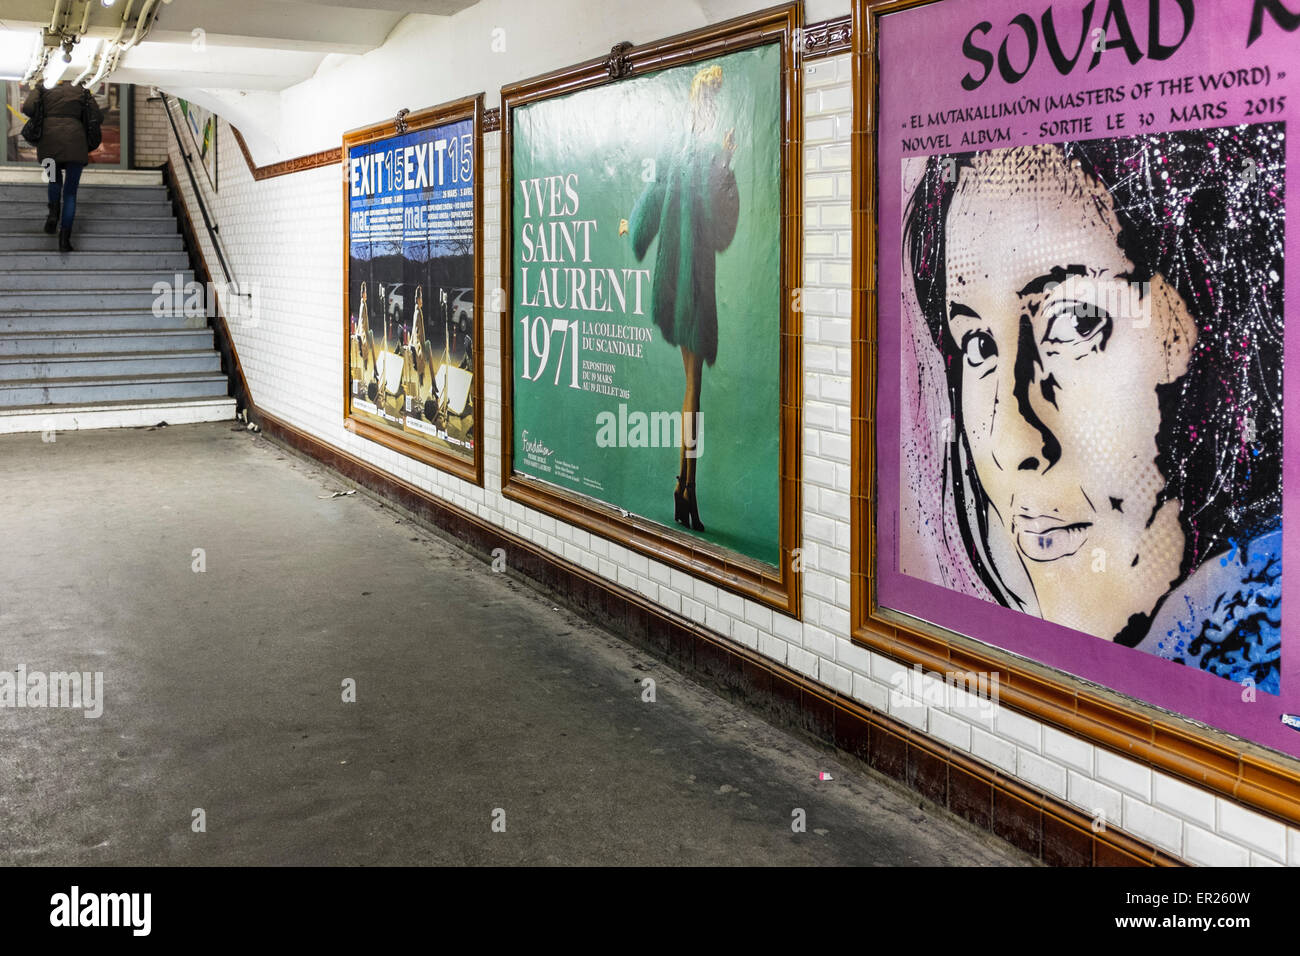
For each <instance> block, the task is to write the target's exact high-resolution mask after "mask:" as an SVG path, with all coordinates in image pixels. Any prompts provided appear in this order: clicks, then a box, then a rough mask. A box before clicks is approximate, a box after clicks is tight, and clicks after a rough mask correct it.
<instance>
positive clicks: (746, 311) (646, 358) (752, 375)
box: [512, 44, 782, 566]
mask: <svg viewBox="0 0 1300 956" xmlns="http://www.w3.org/2000/svg"><path fill="white" fill-rule="evenodd" d="M711 66H717V67H721V70H722V82H721V86H720V88H718V89H717V92H716V99H715V106H716V111H717V115H716V123H715V124H714V125H713V126H712V127H711V128H710V130H709V132H707V133H706V134H704V135H703V136H699V137H696V142H694V143H692V144H690V145H693V146H694V147H695V148H696V149H697V150H699V149H704V150H717V149H718V148H720V146H721V144H722V140H723V137H724V136H725V135H726V133H727V131H728V130H733V131H734V132H733V133H732V136H733V137H734V141H735V152H734V155H733V156H732V159H731V168H732V170H733V171H734V173H735V178H736V187H737V192H738V198H739V215H738V218H737V225H736V231H735V236H734V238H733V239H732V240H731V242H730V243H729V245H727V246H726V248H725V249H723V250H722V251H721V252H718V253H716V269H717V271H716V296H717V328H718V333H717V342H718V344H717V358H716V362H715V364H713V365H712V366H709V365H708V364H705V366H704V369H703V386H702V392H701V400H700V409H701V415H702V429H701V430H702V442H701V447H700V453H699V456H698V458H697V464H696V497H697V500H698V503H699V513H700V518H701V520H702V522H703V524H704V526H705V528H706V529H707V530H706V531H704V532H689V533H690V534H693V535H695V536H696V537H699V538H702V539H704V540H706V541H708V542H711V543H713V544H716V545H719V546H721V547H723V548H725V549H728V550H731V551H736V552H739V553H741V554H744V555H746V556H748V557H750V558H754V559H757V560H759V561H762V562H764V563H767V564H770V565H774V566H775V565H777V564H778V563H779V561H780V538H779V516H780V494H779V476H780V382H779V378H780V329H781V306H782V302H781V192H782V180H781V164H780V135H781V128H782V126H781V58H780V51H779V49H778V47H777V45H776V44H766V45H764V46H761V47H755V48H753V49H750V50H744V51H741V52H738V53H732V54H727V55H724V56H719V57H716V58H712V59H708V60H702V61H698V62H696V63H692V64H689V65H687V66H682V67H674V68H672V69H668V70H663V71H660V72H658V73H653V74H648V75H646V76H642V77H636V78H633V79H628V80H623V81H620V82H617V83H611V84H607V85H604V86H600V87H597V88H595V89H591V90H586V91H582V92H579V93H574V94H570V95H568V96H562V97H556V98H553V99H548V100H543V101H539V102H537V103H533V104H528V105H526V106H521V107H518V108H516V109H515V111H514V113H513V115H512V122H513V124H514V146H513V189H514V195H513V198H512V220H513V224H512V228H513V241H512V244H513V265H512V287H513V292H512V333H513V343H514V344H513V355H514V370H513V388H514V466H515V469H516V471H517V472H519V473H522V474H525V475H530V476H532V477H535V478H539V479H542V480H544V481H547V482H550V483H552V484H554V485H557V486H559V487H562V488H566V489H568V490H571V491H576V492H579V493H581V494H585V495H589V496H591V497H593V498H596V499H598V500H601V501H603V502H606V503H608V504H611V505H613V506H615V507H618V508H621V509H623V510H625V511H627V512H629V513H631V514H634V515H639V516H642V517H644V518H648V519H650V520H652V521H655V522H658V523H660V524H663V525H667V526H670V527H673V528H675V529H677V530H679V531H685V530H686V529H685V528H684V526H682V525H680V524H675V523H674V518H673V489H674V487H675V483H676V477H677V474H678V470H679V460H680V449H679V446H678V445H677V444H671V445H668V444H667V443H666V442H662V441H661V436H662V432H661V431H659V430H654V432H653V434H652V435H651V436H650V437H649V441H652V442H654V441H658V442H660V447H629V445H632V444H634V443H638V444H639V443H644V442H646V438H647V435H646V433H644V432H643V433H641V434H637V432H636V429H635V421H636V420H635V413H637V412H640V413H643V414H644V415H646V416H647V417H648V416H650V415H651V414H652V413H655V412H658V413H661V414H662V413H669V412H673V411H676V412H678V413H679V414H680V411H681V407H682V399H683V393H684V389H685V372H684V370H683V362H682V353H681V351H680V349H679V348H678V347H677V346H675V345H670V344H669V343H668V342H667V341H665V339H664V335H663V333H662V332H661V330H660V329H659V327H658V326H656V325H655V322H654V318H653V315H652V303H653V286H654V276H655V273H656V271H657V269H656V265H657V261H656V255H657V252H658V246H659V243H660V242H661V241H662V236H661V235H656V237H655V239H654V241H653V242H652V243H651V244H650V246H649V248H648V250H647V251H646V253H645V255H644V256H643V257H642V258H641V259H640V260H638V259H637V257H636V255H635V253H634V252H633V242H632V236H631V235H630V234H629V235H623V236H620V235H619V224H620V220H623V219H628V220H632V219H633V216H632V211H633V207H634V206H635V205H636V203H637V200H638V198H639V197H641V195H642V193H643V191H645V190H646V189H647V184H648V183H651V182H653V181H654V180H655V179H656V178H657V177H658V176H662V175H665V173H666V169H667V167H668V166H669V165H670V164H672V163H673V161H674V157H681V156H682V155H683V151H684V149H685V148H686V147H687V146H688V143H689V141H690V140H691V139H692V135H691V118H690V117H691V108H690V102H691V86H692V82H693V80H694V79H695V78H696V76H697V75H698V74H699V73H700V71H701V70H704V69H706V68H708V67H711ZM574 174H576V179H574V178H571V177H572V176H573V175H574ZM547 177H562V179H561V180H559V181H555V191H554V192H552V191H551V189H552V185H551V183H550V182H545V180H546V179H547ZM537 179H541V180H543V181H544V182H543V183H541V190H540V192H539V191H538V190H537V188H536V187H535V186H530V185H529V181H531V180H537ZM566 187H569V188H570V189H572V192H573V193H574V194H576V207H577V208H576V210H575V209H574V205H575V199H574V196H572V195H570V194H569V193H568V192H566ZM525 193H526V194H525ZM539 199H540V200H541V202H540V204H539ZM552 211H555V213H556V214H555V215H550V213H551V212H552ZM589 220H594V223H593V224H592V225H588V226H579V227H569V232H570V235H571V238H573V239H574V241H575V247H576V261H574V260H573V259H571V257H570V252H569V247H568V246H567V245H565V243H564V240H563V238H562V237H560V238H559V239H558V241H557V242H556V243H555V244H554V245H553V246H550V247H549V248H550V249H556V248H558V249H560V250H562V251H563V259H564V261H562V262H554V261H542V256H541V254H539V253H538V252H537V247H536V242H537V240H538V237H539V233H538V230H539V229H540V230H544V231H545V232H546V233H547V237H548V239H549V233H550V225H549V224H550V223H551V222H552V221H555V222H559V223H572V222H583V221H589ZM530 224H531V230H532V231H531V233H530V234H529V238H530V242H531V243H532V244H533V251H532V256H533V258H531V259H529V258H527V257H528V256H529V250H528V249H527V248H526V246H525V243H524V242H523V241H522V238H523V230H524V229H525V228H526V227H528V226H529V225H530ZM557 228H560V229H563V228H564V227H563V226H560V227H557ZM708 254H709V255H712V254H713V253H708ZM588 255H589V258H590V261H586V259H587V256H588ZM552 267H554V268H558V269H560V270H565V269H568V268H580V269H583V270H584V272H589V270H591V269H597V270H610V269H612V270H614V274H615V275H616V276H623V275H624V273H623V271H622V270H624V269H628V270H638V269H640V270H649V273H650V274H649V275H648V276H644V277H643V278H642V280H641V282H642V293H641V294H642V303H641V305H642V310H643V311H642V314H636V312H635V290H636V284H635V279H634V278H630V279H627V280H626V283H625V285H626V289H627V293H626V295H627V306H626V311H624V309H623V308H622V307H621V303H620V302H619V301H618V300H617V299H616V298H615V297H613V296H612V295H611V294H610V290H609V288H608V286H609V282H608V280H606V282H605V283H604V285H603V293H604V294H603V295H602V296H600V298H599V299H593V298H592V297H590V296H587V297H586V299H587V301H586V302H585V303H580V304H585V305H587V306H589V307H590V306H592V305H593V304H594V303H595V302H597V301H599V302H601V303H606V304H609V305H611V306H612V307H613V309H614V311H603V310H599V309H597V310H593V309H591V308H588V309H587V310H583V309H582V308H572V307H569V308H556V307H555V304H556V302H555V300H554V299H553V300H552V303H551V307H546V306H545V302H546V300H545V298H544V296H542V295H541V294H539V289H538V285H539V279H540V277H539V273H540V271H541V270H542V269H543V268H545V269H546V270H547V272H548V273H549V270H550V269H551V268H552ZM525 268H527V269H528V273H527V276H526V277H525V273H524V269H525ZM584 278H585V280H586V281H587V282H588V284H590V282H591V278H590V275H589V274H588V275H586V276H584ZM525 281H526V282H527V289H526V290H525V287H524V283H525ZM572 281H574V280H572V279H571V280H569V285H565V279H564V278H563V275H561V277H560V280H559V283H557V284H556V288H555V290H554V291H555V292H556V293H558V299H560V300H563V299H568V300H570V301H568V302H566V305H569V306H572V304H573V303H572V299H573V296H572V294H569V295H567V296H566V295H565V294H564V293H565V292H566V291H569V292H570V293H571V283H572ZM526 303H532V304H531V305H530V304H526ZM680 308H681V306H680V304H679V310H680ZM539 315H541V316H544V317H545V319H546V320H547V322H548V326H547V327H544V328H543V329H542V331H540V332H539V331H536V330H535V325H536V322H537V319H536V317H537V316H539ZM525 318H526V319H527V320H528V323H527V324H528V328H529V329H530V330H534V337H533V339H532V341H531V342H525V331H524V330H525V325H524V322H523V321H522V320H524V319H525ZM555 319H561V320H568V321H575V320H576V321H578V322H580V323H582V325H581V326H580V328H581V329H582V330H583V332H582V338H580V339H579V342H580V344H581V343H582V342H584V341H586V342H588V343H590V341H591V339H592V338H599V337H601V336H590V335H588V334H587V332H588V331H590V326H591V325H592V324H595V325H598V326H605V327H610V326H613V327H620V328H619V331H618V332H616V333H615V334H614V335H612V336H605V337H604V338H605V341H606V342H610V341H611V340H617V341H619V342H622V343H625V344H629V345H631V346H632V347H633V348H636V347H639V348H640V349H641V356H640V357H639V358H638V357H630V356H626V355H611V354H609V353H606V352H601V353H598V352H595V351H592V350H590V349H587V348H580V350H579V352H578V353H577V355H576V366H577V368H578V373H577V374H578V376H579V378H580V379H581V380H582V381H581V382H580V387H579V388H577V389H575V388H573V387H571V385H572V383H573V375H574V370H573V365H574V360H575V356H574V354H573V352H572V342H571V341H570V340H567V339H565V338H564V333H563V332H562V331H555V330H554V328H553V325H552V323H553V322H554V320H555ZM547 328H551V330H552V331H551V335H550V336H549V346H547V345H542V344H540V343H542V342H543V340H544V339H545V338H546V335H545V332H546V329H547ZM530 346H537V348H535V349H533V350H532V351H529V349H530ZM542 352H545V353H546V354H545V358H546V364H545V366H544V368H543V370H542V373H541V374H540V377H537V378H536V380H531V379H530V378H525V377H524V371H525V363H526V362H527V363H528V366H529V371H530V372H531V374H532V376H537V375H538V370H539V367H541V362H540V360H541V358H542V354H541V353H542ZM584 361H595V362H599V363H601V364H603V365H606V366H608V365H612V366H613V372H612V374H607V371H606V372H600V373H597V372H593V373H591V374H592V376H593V378H594V376H595V375H597V374H602V375H604V377H603V378H601V379H598V381H599V382H600V385H601V386H602V387H603V388H605V389H606V390H608V389H610V388H613V389H615V390H617V394H612V395H611V394H603V393H602V392H599V391H589V390H587V388H588V387H590V386H589V385H588V384H587V376H588V373H587V372H586V371H584V370H583V367H582V363H583V362H584ZM557 376H558V384H557V382H556V379H557ZM624 393H625V394H626V397H623V395H624ZM620 405H624V406H626V410H625V412H624V414H623V416H622V418H623V420H625V421H628V422H629V425H630V427H627V428H626V429H624V435H623V436H622V437H625V438H626V441H625V442H624V443H623V444H622V445H621V446H620V445H615V446H614V447H609V445H610V441H609V439H610V437H611V434H612V435H614V436H619V432H620V429H619V427H618V424H617V423H615V424H614V427H613V431H612V432H611V431H610V430H608V426H609V425H610V423H611V419H614V420H617V419H619V418H620V409H619V406H620ZM602 412H607V413H609V416H608V417H606V418H605V419H604V420H603V422H602V419H601V418H600V415H601V413H602ZM602 424H605V425H606V426H607V430H606V431H605V433H604V436H603V438H601V440H599V441H598V433H599V432H600V427H601V425H602ZM675 440H676V439H675V438H674V441H675Z"/></svg>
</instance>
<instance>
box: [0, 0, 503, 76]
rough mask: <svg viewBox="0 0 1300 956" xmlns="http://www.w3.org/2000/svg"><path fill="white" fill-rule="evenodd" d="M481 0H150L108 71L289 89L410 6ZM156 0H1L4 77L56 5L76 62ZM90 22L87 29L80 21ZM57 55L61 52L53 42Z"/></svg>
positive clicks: (364, 46) (366, 46)
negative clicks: (148, 13) (73, 39)
mask: <svg viewBox="0 0 1300 956" xmlns="http://www.w3.org/2000/svg"><path fill="white" fill-rule="evenodd" d="M476 2H477V0H161V3H159V2H158V0H152V3H153V4H155V7H154V9H156V16H155V18H154V20H153V23H152V26H151V27H150V28H149V29H148V32H147V34H146V38H145V39H143V40H142V41H141V42H139V43H138V45H136V46H134V47H133V48H130V49H128V50H126V52H125V53H124V54H123V55H122V57H121V59H120V61H119V64H118V68H117V70H116V71H115V72H114V73H113V74H112V79H113V80H114V81H115V82H118V83H137V84H141V85H148V86H161V87H164V88H168V89H175V88H192V89H209V90H248V91H253V90H262V91H278V90H283V89H285V88H287V87H289V86H293V85H294V84H295V83H299V82H301V81H302V80H305V79H307V78H308V77H310V76H311V75H312V74H314V73H315V72H316V69H317V67H319V66H320V64H321V61H322V60H324V59H325V57H326V56H329V55H331V54H360V53H366V52H367V51H369V50H373V49H375V48H376V47H378V46H380V45H381V44H382V43H383V42H384V40H385V38H386V37H387V36H388V34H389V33H390V32H391V31H392V29H393V28H394V27H395V26H396V25H397V24H398V22H399V21H400V20H401V19H402V18H403V17H405V16H406V15H407V14H411V13H418V14H428V15H434V16H450V15H451V14H454V13H457V12H459V11H461V10H464V9H466V8H468V7H472V6H473V5H474V4H475V3H476ZM150 3H151V0H114V2H113V4H112V6H108V7H106V6H104V5H103V0H4V3H3V6H2V7H0V77H11V78H12V77H16V76H18V77H20V76H22V75H23V74H24V73H26V72H27V70H28V68H29V67H30V65H31V63H32V58H33V54H34V52H35V50H36V49H37V45H38V43H39V35H40V30H41V28H42V27H49V26H50V23H51V19H52V18H53V16H54V13H55V10H56V8H58V9H59V10H60V12H61V14H62V16H61V23H62V24H63V29H64V31H65V32H67V33H69V34H73V35H76V36H78V37H79V41H78V43H77V44H76V46H75V47H74V49H73V51H72V55H73V64H74V65H84V64H87V63H89V61H90V57H91V53H92V52H93V50H94V49H95V48H97V47H98V46H99V44H98V43H97V42H96V41H99V40H104V41H106V42H107V41H111V40H112V39H113V38H114V37H116V36H118V35H119V30H121V29H122V25H123V17H124V16H127V17H128V21H127V27H126V29H125V31H123V34H122V35H123V37H124V38H129V37H130V36H131V34H132V33H133V31H134V28H135V22H136V19H137V18H138V16H139V14H140V11H141V9H142V8H145V9H147V8H148V6H147V5H149V4H150ZM83 24H84V25H85V26H86V30H85V33H84V34H82V33H81V27H82V25H83ZM56 55H57V51H56Z"/></svg>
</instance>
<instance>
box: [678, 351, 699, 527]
mask: <svg viewBox="0 0 1300 956" xmlns="http://www.w3.org/2000/svg"><path fill="white" fill-rule="evenodd" d="M682 366H683V368H684V369H685V371H686V392H685V395H684V396H683V398H682V454H681V464H682V470H681V475H682V479H681V484H682V491H683V492H684V493H685V495H686V501H687V504H688V506H689V511H690V525H691V527H692V528H693V529H694V530H696V531H703V530H704V524H703V523H702V522H701V521H700V515H699V510H698V508H697V505H696V496H695V472H696V465H697V464H698V463H699V458H698V457H697V455H698V450H697V449H698V444H697V443H698V441H699V436H698V435H697V434H696V425H697V424H698V419H699V412H700V391H701V388H702V386H703V384H704V378H703V372H704V362H703V360H701V358H700V357H699V356H698V355H696V354H695V353H694V352H692V351H691V350H690V349H688V348H686V347H685V346H683V347H682ZM688 449H689V450H690V454H687V451H688Z"/></svg>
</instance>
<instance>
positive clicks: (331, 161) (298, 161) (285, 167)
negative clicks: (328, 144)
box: [230, 126, 343, 182]
mask: <svg viewBox="0 0 1300 956" xmlns="http://www.w3.org/2000/svg"><path fill="white" fill-rule="evenodd" d="M230 131H231V132H232V133H234V134H235V142H237V143H238V144H239V151H240V152H241V153H243V154H244V162H245V163H247V164H248V171H249V172H250V173H252V174H253V179H254V180H256V181H257V182H261V181H262V180H263V179H273V178H274V177H276V176H288V175H289V174H290V173H301V172H305V171H306V170H309V169H319V168H320V167H321V166H334V165H337V164H338V163H339V162H340V161H341V160H342V157H343V150H342V148H341V147H339V146H335V147H334V148H333V149H323V150H321V151H320V152H319V153H311V154H309V155H307V156H295V157H294V158H293V159H286V160H285V161H284V162H281V163H271V164H270V165H269V166H258V165H257V164H256V163H255V162H253V154H252V153H250V152H249V151H248V144H247V143H246V142H244V137H243V136H242V135H241V134H240V132H239V130H237V129H235V127H233V126H231V127H230Z"/></svg>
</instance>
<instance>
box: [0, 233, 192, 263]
mask: <svg viewBox="0 0 1300 956" xmlns="http://www.w3.org/2000/svg"><path fill="white" fill-rule="evenodd" d="M73 231H74V232H75V233H76V235H75V237H74V238H75V241H74V243H73V244H74V245H75V246H76V247H77V252H78V254H80V253H83V252H122V253H128V254H129V253H137V252H152V253H158V252H184V251H185V245H184V240H183V239H182V238H181V234H180V233H178V232H172V233H169V234H167V235H156V236H145V235H134V236H131V235H112V234H104V235H95V234H91V235H86V234H83V233H82V232H81V230H80V229H75V228H74V230H73ZM58 243H59V239H58V236H49V235H46V234H45V233H44V232H41V231H39V230H37V231H34V232H25V233H24V232H0V255H3V254H5V253H9V252H16V253H33V252H34V253H42V254H48V255H55V256H57V255H59V253H58V252H57V251H55V250H57V249H58ZM59 261H62V260H59Z"/></svg>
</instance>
